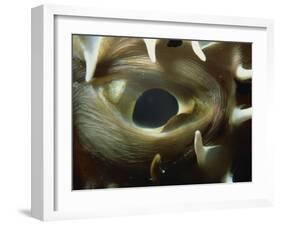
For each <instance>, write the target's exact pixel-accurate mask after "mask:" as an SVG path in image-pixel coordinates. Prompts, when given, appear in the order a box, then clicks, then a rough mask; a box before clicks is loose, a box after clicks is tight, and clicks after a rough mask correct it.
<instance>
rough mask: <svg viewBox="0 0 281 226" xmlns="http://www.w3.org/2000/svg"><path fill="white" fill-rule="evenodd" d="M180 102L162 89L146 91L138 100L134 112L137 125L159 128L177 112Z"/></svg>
mask: <svg viewBox="0 0 281 226" xmlns="http://www.w3.org/2000/svg"><path fill="white" fill-rule="evenodd" d="M178 109H179V106H178V102H177V100H176V98H175V97H174V96H172V95H171V94H170V93H168V92H167V91H165V90H162V89H150V90H147V91H145V92H144V93H143V94H142V95H141V96H140V97H139V98H138V100H137V102H136V105H135V109H134V112H133V121H134V123H135V124H136V125H138V126H141V127H145V128H157V127H160V126H162V125H165V124H166V122H167V121H168V120H169V119H170V118H171V117H172V116H174V115H176V114H177V112H178Z"/></svg>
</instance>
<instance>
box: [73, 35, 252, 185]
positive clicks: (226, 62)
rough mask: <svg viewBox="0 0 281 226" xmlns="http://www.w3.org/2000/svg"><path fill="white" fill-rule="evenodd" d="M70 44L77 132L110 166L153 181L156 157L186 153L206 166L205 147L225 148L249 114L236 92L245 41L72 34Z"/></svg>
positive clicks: (87, 148) (223, 170) (163, 159)
mask: <svg viewBox="0 0 281 226" xmlns="http://www.w3.org/2000/svg"><path fill="white" fill-rule="evenodd" d="M73 46H74V52H73V116H74V117H73V120H74V123H73V124H74V127H75V130H76V131H77V134H78V136H77V139H78V140H79V144H80V146H81V149H83V151H84V152H87V153H90V156H91V158H93V159H96V160H97V161H99V162H103V163H106V165H110V167H112V168H113V169H114V168H115V169H127V170H126V172H127V171H132V172H138V173H140V172H144V175H147V173H148V172H150V176H151V177H152V180H153V181H156V179H155V175H156V174H155V172H157V170H158V169H156V168H157V167H160V166H159V164H160V162H161V164H163V165H165V164H167V165H168V164H169V163H172V162H176V161H177V159H179V158H181V157H182V156H184V155H185V153H190V152H192V153H195V154H196V158H197V162H198V165H199V168H200V167H201V168H202V169H203V170H204V169H208V168H210V165H211V167H212V166H213V165H214V164H217V163H210V162H206V161H207V160H206V159H208V158H209V157H207V156H206V153H207V151H205V150H207V149H208V150H210V148H209V147H214V148H213V149H214V150H215V149H216V150H220V149H223V150H224V151H222V153H225V152H226V151H225V150H226V149H228V148H225V147H223V145H224V142H223V141H222V134H230V133H231V131H233V130H234V129H235V126H237V125H239V124H241V123H243V122H244V121H247V120H248V119H249V118H250V117H251V110H250V109H240V108H239V107H238V106H237V98H236V96H237V95H236V86H237V82H236V81H237V80H240V81H241V80H242V81H244V80H245V79H244V78H243V76H244V75H245V73H246V74H247V73H249V70H248V69H244V68H245V67H246V66H245V62H247V63H249V59H248V58H247V59H246V60H245V59H243V54H242V53H243V51H244V52H249V50H247V49H249V44H241V43H218V42H205V43H204V42H201V43H200V42H197V41H188V40H168V39H167V40H166V39H141V38H122V37H98V36H86V35H74V36H73ZM221 49H223V50H224V51H225V52H222V51H221ZM218 62H219V63H218ZM241 70H242V71H241ZM239 76H240V77H239ZM241 77H242V79H241ZM202 137H203V138H204V144H205V145H208V147H207V146H203V142H202ZM213 152H216V151H213ZM223 155H225V154H223ZM225 156H227V157H225V158H224V159H227V160H225V161H227V162H229V160H228V159H229V158H228V157H229V156H230V154H226V155H225ZM208 161H209V160H208ZM224 165H228V164H224V163H223V164H221V169H220V170H219V171H221V172H220V173H218V175H220V176H219V177H222V175H223V174H225V173H226V170H227V169H228V168H229V167H228V166H224ZM155 170H156V171H155ZM211 171H212V170H208V173H207V174H212V173H210V172H211ZM215 174H216V175H217V173H215ZM216 178H217V176H216Z"/></svg>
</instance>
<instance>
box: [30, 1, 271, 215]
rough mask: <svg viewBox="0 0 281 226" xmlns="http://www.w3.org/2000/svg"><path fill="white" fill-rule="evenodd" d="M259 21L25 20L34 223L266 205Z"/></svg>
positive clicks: (39, 13) (266, 44)
mask: <svg viewBox="0 0 281 226" xmlns="http://www.w3.org/2000/svg"><path fill="white" fill-rule="evenodd" d="M272 29H273V25H272V22H271V21H270V20H264V19H250V18H231V17H215V16H213V17H211V16H194V15H178V14H177V15H172V14H170V13H169V14H165V13H163V14H159V13H158V14H154V13H149V12H120V11H115V10H114V11H110V10H107V11H102V10H96V9H86V8H79V7H65V6H52V5H47V6H46V5H44V6H40V7H37V8H34V9H32V215H33V216H34V217H36V218H39V219H42V220H51V219H62V218H78V217H94V216H112V215H127V214H137V213H151V212H165V211H183V210H188V209H204V208H226V207H238V206H257V205H268V204H270V203H271V202H272V187H273V186H272V179H271V177H270V176H268V175H270V172H271V167H272V150H270V148H269V144H268V143H269V141H268V131H267V124H266V120H267V110H266V109H268V106H269V105H270V101H268V96H269V93H270V84H271V82H270V81H271V79H270V78H271V77H272V72H271V68H272Z"/></svg>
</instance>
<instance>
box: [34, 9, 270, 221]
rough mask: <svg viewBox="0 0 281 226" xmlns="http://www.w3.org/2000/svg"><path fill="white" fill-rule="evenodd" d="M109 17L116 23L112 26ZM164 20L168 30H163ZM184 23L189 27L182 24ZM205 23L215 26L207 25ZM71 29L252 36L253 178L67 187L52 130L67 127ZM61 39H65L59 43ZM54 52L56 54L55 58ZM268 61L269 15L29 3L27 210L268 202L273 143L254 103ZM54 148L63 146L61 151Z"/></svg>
mask: <svg viewBox="0 0 281 226" xmlns="http://www.w3.org/2000/svg"><path fill="white" fill-rule="evenodd" d="M91 23H93V24H94V25H97V27H96V30H93V29H94V28H95V26H94V27H93V28H92V30H89V29H88V27H89V26H88V25H89V24H91ZM116 23H117V24H118V25H120V26H123V29H120V27H118V26H114V25H115V24H116ZM99 25H100V26H99ZM165 26H169V28H171V29H163V28H165ZM188 26H189V28H190V29H191V30H192V32H189V31H185V30H186V29H185V27H188ZM133 27H135V28H133ZM125 28H126V29H125ZM144 28H145V29H144ZM155 28H158V29H155ZM160 28H161V29H160ZM173 29H174V30H173ZM180 29H182V30H183V32H182V33H180ZM213 29H216V31H218V32H212V31H213ZM173 31H174V32H173ZM72 33H81V34H83V33H85V34H89V33H90V34H92V33H93V34H103V35H121V36H122V35H123V36H130V35H131V36H138V37H171V38H179V37H181V38H186V39H197V40H200V39H202V40H206V39H207V40H220V41H250V42H253V43H254V50H253V51H256V53H253V64H254V74H255V76H256V77H255V81H254V83H253V96H254V98H253V107H254V109H255V110H254V113H253V181H252V182H249V183H237V184H206V185H183V186H166V187H165V186H164V187H151V188H125V189H102V190H86V191H75V192H73V191H72V190H71V186H70V182H71V171H69V170H70V168H69V167H70V166H71V153H69V150H71V144H70V143H71V142H70V140H69V139H64V136H60V134H61V133H63V132H66V134H69V133H70V132H71V127H70V126H71V123H70V121H71V120H70V119H71V112H70V111H69V110H71V109H70V106H71V98H70V96H69V94H70V93H71V88H70V87H71V86H70V85H69V84H70V81H71V76H70V77H69V80H68V78H67V77H65V75H67V74H69V73H70V75H71V68H70V67H69V65H70V61H71V60H70V59H71V58H69V57H71V46H69V45H67V43H69V40H70V37H69V35H70V34H72ZM63 42H64V43H66V44H65V45H63V44H62V43H63ZM60 44H61V45H60ZM67 46H68V47H69V48H68V47H67ZM67 48H68V49H67ZM257 53H259V54H257ZM60 54H63V56H64V57H63V58H64V60H62V61H61V60H60V59H62V57H61V56H60ZM255 54H256V55H260V56H259V57H256V55H255ZM67 61H69V62H67ZM58 63H59V65H58ZM272 68H273V22H272V21H271V20H265V19H253V18H238V17H221V16H220V17H216V16H199V15H198V16H197V15H181V14H170V13H169V14H168V13H161V14H159V13H158V14H154V13H153V12H132V11H130V12H128V11H126V12H123V11H117V10H114V9H111V10H106V11H105V10H99V9H90V8H83V7H71V6H56V5H43V6H39V7H36V8H33V9H32V186H31V188H32V191H31V192H32V201H31V213H32V216H33V217H36V218H38V219H41V220H55V219H69V218H84V217H95V216H114V215H129V214H139V213H141V214H142V213H156V212H165V211H166V212H175V211H186V210H190V209H191V210H194V209H206V208H207V209H209V208H229V207H231V208H232V207H249V206H260V205H271V204H272V202H273V179H272V177H270V176H268V175H270V172H272V171H273V170H272V168H273V166H272V163H273V159H272V155H273V150H272V149H270V148H269V142H270V139H269V133H268V129H267V124H266V120H267V110H266V109H268V108H267V107H264V106H263V107H262V106H260V105H261V103H263V104H264V103H265V102H266V103H267V104H268V105H270V101H269V102H268V101H264V100H266V97H267V96H269V95H270V92H271V85H272V76H273V74H272ZM58 74H59V75H62V76H57V75H58ZM63 75H64V76H63ZM65 79H66V80H65ZM68 82H69V83H68ZM62 83H65V84H66V86H65V88H62V87H64V86H63V85H62ZM62 89H63V90H66V92H62ZM62 101H63V102H64V101H65V102H66V103H65V105H64V106H63V108H62V107H60V108H58V104H59V103H62ZM58 109H65V110H58ZM61 123H62V124H61ZM62 127H63V128H64V129H63V131H62V130H61V128H62ZM61 147H65V148H63V150H62V148H61ZM62 157H63V158H65V159H66V161H65V163H64V162H62V161H61V160H62ZM65 178H66V179H65Z"/></svg>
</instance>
